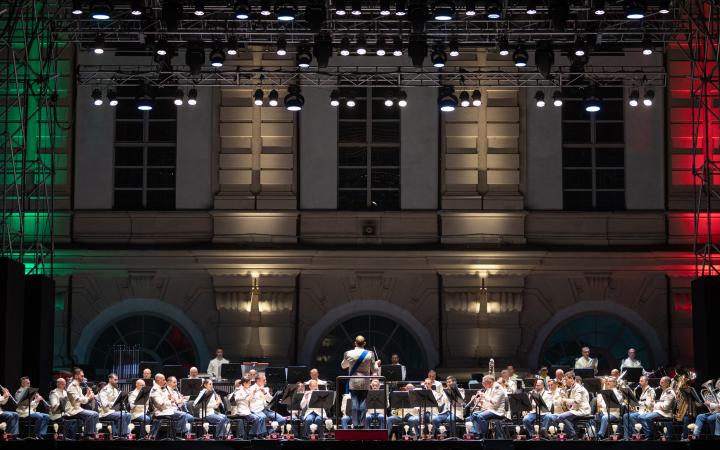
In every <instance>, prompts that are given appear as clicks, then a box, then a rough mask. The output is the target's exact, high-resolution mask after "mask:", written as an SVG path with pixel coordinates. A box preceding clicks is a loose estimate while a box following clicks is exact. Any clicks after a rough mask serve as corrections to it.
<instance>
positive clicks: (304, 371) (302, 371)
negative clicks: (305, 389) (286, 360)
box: [287, 366, 308, 383]
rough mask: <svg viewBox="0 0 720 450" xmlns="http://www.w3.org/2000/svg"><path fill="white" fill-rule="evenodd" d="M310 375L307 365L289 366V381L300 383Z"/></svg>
mask: <svg viewBox="0 0 720 450" xmlns="http://www.w3.org/2000/svg"><path fill="white" fill-rule="evenodd" d="M307 377H308V368H307V366H288V368H287V382H288V383H298V382H302V383H304V382H305V378H307Z"/></svg>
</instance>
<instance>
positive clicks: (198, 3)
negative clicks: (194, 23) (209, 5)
mask: <svg viewBox="0 0 720 450" xmlns="http://www.w3.org/2000/svg"><path fill="white" fill-rule="evenodd" d="M193 14H195V15H196V16H198V17H202V16H204V15H205V2H204V1H203V0H195V9H194V10H193Z"/></svg>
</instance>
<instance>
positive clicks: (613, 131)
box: [595, 122, 625, 144]
mask: <svg viewBox="0 0 720 450" xmlns="http://www.w3.org/2000/svg"><path fill="white" fill-rule="evenodd" d="M595 141H596V142H597V143H600V144H622V143H623V142H625V123H624V122H610V123H603V122H598V123H597V124H595Z"/></svg>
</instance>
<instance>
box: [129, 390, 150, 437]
mask: <svg viewBox="0 0 720 450" xmlns="http://www.w3.org/2000/svg"><path fill="white" fill-rule="evenodd" d="M151 389H152V386H143V388H142V389H140V392H138V395H137V397H135V405H137V404H138V403H140V402H142V405H143V429H142V431H143V433H145V426H147V421H146V419H147V416H148V401H149V400H150V390H151ZM133 406H134V405H133ZM143 439H148V437H147V433H145V434H144V435H143Z"/></svg>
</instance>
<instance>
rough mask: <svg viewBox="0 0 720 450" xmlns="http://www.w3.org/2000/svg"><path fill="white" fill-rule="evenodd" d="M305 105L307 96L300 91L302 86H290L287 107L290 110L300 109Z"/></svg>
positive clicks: (286, 101)
mask: <svg viewBox="0 0 720 450" xmlns="http://www.w3.org/2000/svg"><path fill="white" fill-rule="evenodd" d="M304 105H305V97H303V95H302V93H300V86H298V85H297V84H293V85H291V86H288V94H287V95H286V96H285V108H287V110H288V111H300V110H302V107H303V106H304Z"/></svg>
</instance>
